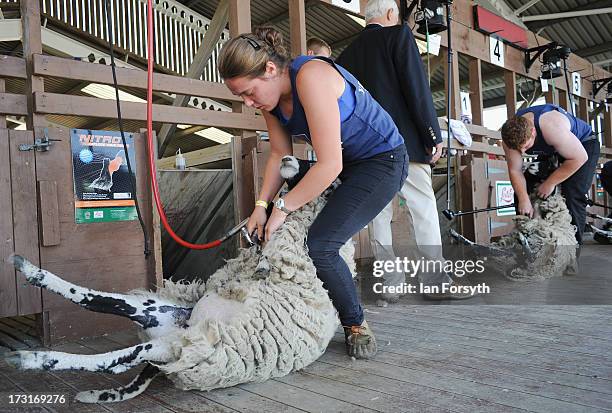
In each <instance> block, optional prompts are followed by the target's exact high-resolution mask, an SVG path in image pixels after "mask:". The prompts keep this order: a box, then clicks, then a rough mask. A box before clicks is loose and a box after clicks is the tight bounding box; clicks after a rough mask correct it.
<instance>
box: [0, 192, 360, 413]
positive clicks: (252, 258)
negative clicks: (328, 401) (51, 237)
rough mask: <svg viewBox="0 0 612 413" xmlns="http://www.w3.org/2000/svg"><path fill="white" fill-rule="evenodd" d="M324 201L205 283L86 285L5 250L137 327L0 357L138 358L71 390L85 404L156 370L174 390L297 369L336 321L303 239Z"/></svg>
mask: <svg viewBox="0 0 612 413" xmlns="http://www.w3.org/2000/svg"><path fill="white" fill-rule="evenodd" d="M325 203H326V198H325V196H324V195H322V196H319V197H318V198H316V199H315V200H313V201H312V202H310V203H308V204H306V205H305V206H304V207H302V208H301V209H300V210H298V211H295V212H294V213H292V214H290V215H289V216H288V217H287V220H286V221H285V223H284V224H283V225H282V226H281V227H280V228H279V229H278V230H277V231H276V232H275V233H274V235H273V236H272V238H271V239H270V241H269V242H268V243H267V244H266V245H265V246H264V247H263V249H262V251H261V254H260V253H258V251H257V249H256V248H255V247H253V248H249V249H242V250H241V251H240V253H239V255H238V257H237V258H234V259H231V260H229V261H227V263H226V265H224V266H223V267H222V268H220V269H219V270H218V271H217V272H215V273H214V274H213V275H212V276H211V277H210V279H209V280H208V281H207V282H206V283H191V284H184V283H174V282H171V281H165V282H164V285H163V287H161V288H160V289H159V290H158V291H157V292H146V291H137V292H132V293H130V294H113V293H106V292H100V291H94V290H91V289H88V288H84V287H80V286H77V285H74V284H71V283H69V282H67V281H64V280H62V279H61V278H59V277H57V276H55V275H53V274H51V273H50V272H48V271H45V270H42V269H39V268H37V267H35V266H34V265H32V264H31V263H30V262H28V261H26V260H25V259H24V258H22V257H20V256H14V257H12V262H13V263H14V265H15V267H16V268H17V269H18V270H19V271H21V272H22V273H23V274H24V275H25V276H26V278H27V280H28V281H29V282H30V283H31V284H33V285H36V286H39V287H43V288H46V289H48V290H50V291H53V292H56V293H58V294H60V295H62V296H63V297H65V298H67V299H68V300H70V301H72V302H74V303H76V304H78V305H80V306H82V307H84V308H86V309H89V310H92V311H99V312H106V313H111V314H116V315H121V316H124V317H128V318H130V319H131V320H133V321H134V322H136V323H137V324H139V325H140V326H141V327H142V328H143V330H142V334H141V336H142V339H143V342H142V343H141V344H138V345H135V346H132V347H128V348H124V349H120V350H116V351H112V352H108V353H103V354H93V355H85V354H68V353H62V352H56V351H17V352H13V353H8V354H7V355H6V361H7V363H8V364H9V365H12V366H14V367H16V368H21V369H40V370H54V371H55V370H86V371H96V372H105V373H122V372H124V371H127V370H129V369H131V368H133V367H135V366H137V365H139V364H145V368H144V370H143V371H142V372H141V373H140V374H139V375H138V377H136V378H135V379H134V380H133V381H132V382H131V383H129V384H128V385H126V386H124V387H122V388H117V389H109V390H92V391H85V392H80V393H78V394H77V397H76V398H77V400H79V401H81V402H87V403H96V402H117V401H121V400H126V399H129V398H132V397H135V396H136V395H138V394H140V393H142V392H143V391H144V390H145V389H146V387H147V386H148V384H149V383H150V382H151V380H152V379H153V378H154V377H155V376H156V375H157V374H159V373H164V374H166V375H167V376H168V377H169V378H170V379H171V380H172V381H173V382H174V384H175V385H176V386H177V387H179V388H181V389H198V390H211V389H215V388H221V387H229V386H234V385H237V384H240V383H246V382H261V381H264V380H267V379H270V378H274V377H280V376H284V375H286V374H289V373H290V372H292V371H296V370H300V369H302V368H303V367H305V366H307V365H309V364H310V363H312V362H313V361H315V360H316V359H317V358H319V356H321V355H322V354H323V352H324V351H325V349H326V347H327V345H328V344H329V342H330V340H331V338H332V337H333V335H334V334H335V332H336V330H337V328H338V325H339V321H338V317H337V313H336V310H335V308H334V307H333V305H332V303H331V301H330V299H329V297H328V295H327V291H326V290H325V289H324V288H323V284H322V282H321V281H320V280H319V279H318V278H317V276H316V270H315V267H314V265H313V263H312V260H311V259H310V257H309V256H308V252H307V249H306V246H305V242H306V235H307V233H308V228H309V227H310V225H311V224H312V222H313V220H314V219H315V217H316V216H317V214H318V213H319V212H320V211H321V209H322V208H323V206H324V205H325ZM349 249H350V248H349ZM345 252H346V248H345ZM262 256H263V257H265V259H266V260H267V264H268V268H269V269H268V271H267V272H266V273H265V276H264V277H262V276H261V272H259V273H257V272H256V269H257V267H258V264H259V262H260V258H261V257H262Z"/></svg>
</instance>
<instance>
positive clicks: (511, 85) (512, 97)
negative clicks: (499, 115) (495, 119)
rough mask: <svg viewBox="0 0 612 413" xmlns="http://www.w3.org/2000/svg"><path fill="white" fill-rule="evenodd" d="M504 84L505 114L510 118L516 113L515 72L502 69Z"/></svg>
mask: <svg viewBox="0 0 612 413" xmlns="http://www.w3.org/2000/svg"><path fill="white" fill-rule="evenodd" d="M504 85H505V87H506V115H507V119H510V118H511V117H512V116H514V115H515V114H516V74H515V73H514V72H511V71H509V70H506V71H504Z"/></svg>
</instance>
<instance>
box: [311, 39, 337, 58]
mask: <svg viewBox="0 0 612 413" xmlns="http://www.w3.org/2000/svg"><path fill="white" fill-rule="evenodd" d="M323 48H325V49H327V50H328V51H329V55H330V56H331V54H332V49H331V46H330V45H329V44H327V42H326V41H325V40H323V39H319V38H318V37H311V38H310V39H308V41H307V42H306V49H307V50H312V51H313V52H314V53H315V54H319V53H321V49H323Z"/></svg>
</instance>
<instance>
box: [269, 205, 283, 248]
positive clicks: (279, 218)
mask: <svg viewBox="0 0 612 413" xmlns="http://www.w3.org/2000/svg"><path fill="white" fill-rule="evenodd" d="M285 218H287V214H285V213H284V212H283V211H281V210H280V209H278V208H272V215H270V218H268V222H267V223H266V241H270V237H272V234H273V233H274V231H276V230H277V229H278V228H279V227H280V226H281V225H283V222H285Z"/></svg>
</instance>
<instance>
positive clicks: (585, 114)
mask: <svg viewBox="0 0 612 413" xmlns="http://www.w3.org/2000/svg"><path fill="white" fill-rule="evenodd" d="M578 117H579V118H580V119H582V120H583V121H585V122H588V121H589V100H588V99H586V98H578Z"/></svg>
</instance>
